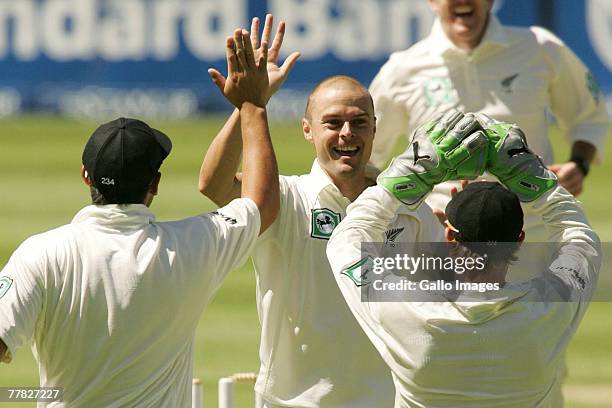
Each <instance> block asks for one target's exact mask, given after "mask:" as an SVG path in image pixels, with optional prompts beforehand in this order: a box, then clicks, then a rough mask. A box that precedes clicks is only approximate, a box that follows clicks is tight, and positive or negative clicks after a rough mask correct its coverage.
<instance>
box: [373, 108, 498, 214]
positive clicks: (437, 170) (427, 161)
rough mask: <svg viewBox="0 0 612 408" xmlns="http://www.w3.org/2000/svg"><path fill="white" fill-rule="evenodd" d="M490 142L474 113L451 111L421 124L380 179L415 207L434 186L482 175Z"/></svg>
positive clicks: (394, 192)
mask: <svg viewBox="0 0 612 408" xmlns="http://www.w3.org/2000/svg"><path fill="white" fill-rule="evenodd" d="M488 144H489V140H488V139H487V137H486V136H485V134H484V132H482V130H480V125H479V124H478V122H477V121H476V119H475V117H474V115H473V114H467V115H464V114H463V113H461V112H459V111H456V110H452V111H449V112H447V113H446V114H444V115H442V116H439V117H437V118H436V119H434V120H432V121H430V122H428V123H426V124H424V125H423V126H421V127H419V128H418V129H417V130H416V131H415V132H414V135H413V138H412V143H411V144H410V146H408V148H407V149H406V151H405V152H404V153H402V154H400V155H399V156H398V157H396V158H395V159H393V161H392V162H391V164H390V165H389V167H388V168H387V169H386V170H385V171H383V172H382V173H381V174H380V175H379V176H378V179H377V182H378V184H379V185H381V186H382V187H384V188H385V189H387V190H388V191H389V192H391V194H393V195H394V196H395V197H397V198H398V199H399V200H400V201H401V202H403V203H404V204H406V205H408V206H409V207H411V208H416V207H418V205H419V204H420V203H421V202H422V201H423V199H424V198H425V196H426V195H427V193H429V192H430V191H431V189H432V188H433V186H434V185H436V184H438V183H441V182H443V181H447V180H460V179H474V178H476V177H478V176H479V175H481V174H482V172H483V171H484V169H485V166H486V163H487V151H488V150H487V146H488Z"/></svg>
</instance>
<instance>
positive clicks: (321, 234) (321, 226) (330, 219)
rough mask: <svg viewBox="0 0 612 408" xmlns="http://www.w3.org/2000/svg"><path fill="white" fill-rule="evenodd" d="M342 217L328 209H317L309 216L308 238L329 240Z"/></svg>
mask: <svg viewBox="0 0 612 408" xmlns="http://www.w3.org/2000/svg"><path fill="white" fill-rule="evenodd" d="M341 218H342V217H341V216H340V214H339V213H337V212H333V211H332V210H330V209H329V208H317V209H313V210H312V214H311V215H310V236H311V237H313V238H318V239H329V237H330V236H331V234H332V232H333V231H334V228H336V225H338V224H339V223H340V219H341Z"/></svg>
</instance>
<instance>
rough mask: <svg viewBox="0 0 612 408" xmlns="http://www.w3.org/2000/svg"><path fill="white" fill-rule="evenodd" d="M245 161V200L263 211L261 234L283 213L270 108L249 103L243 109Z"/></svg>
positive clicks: (241, 119) (243, 191)
mask: <svg viewBox="0 0 612 408" xmlns="http://www.w3.org/2000/svg"><path fill="white" fill-rule="evenodd" d="M240 122H241V124H240V126H241V129H242V143H243V146H244V159H243V163H242V170H243V173H242V187H241V192H242V194H241V195H242V197H248V198H250V199H252V200H253V201H254V202H255V204H256V205H257V207H258V208H259V212H260V216H261V232H263V231H265V230H266V229H267V228H268V226H270V225H271V224H272V223H273V222H274V219H275V218H276V215H277V213H278V210H279V206H280V196H279V185H278V166H277V164H276V157H275V156H274V149H273V147H272V141H271V139H270V131H269V129H268V119H267V115H266V109H265V108H262V107H258V106H256V105H254V104H251V103H248V102H245V103H244V104H243V105H242V108H241V109H240Z"/></svg>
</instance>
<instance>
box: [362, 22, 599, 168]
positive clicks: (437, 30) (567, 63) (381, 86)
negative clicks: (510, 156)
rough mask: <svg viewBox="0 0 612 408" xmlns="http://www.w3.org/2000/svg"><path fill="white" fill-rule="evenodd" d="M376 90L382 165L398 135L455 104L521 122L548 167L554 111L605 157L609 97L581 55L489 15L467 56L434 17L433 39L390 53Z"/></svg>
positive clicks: (570, 133)
mask: <svg viewBox="0 0 612 408" xmlns="http://www.w3.org/2000/svg"><path fill="white" fill-rule="evenodd" d="M370 92H371V93H372V96H373V98H374V106H375V108H376V117H377V135H376V139H375V140H374V148H373V152H372V162H373V163H374V164H375V165H377V166H379V167H381V166H383V165H384V164H385V163H386V162H387V161H388V159H389V158H390V157H389V156H390V154H391V152H392V149H393V148H394V147H395V145H396V141H397V139H398V137H399V136H400V135H402V134H403V135H405V136H406V137H407V138H409V137H410V136H411V135H412V132H413V131H414V130H415V129H416V128H417V127H418V126H419V125H421V124H422V123H424V122H425V121H426V120H428V119H430V118H431V117H432V116H434V115H435V113H437V112H440V111H446V110H449V109H451V108H455V109H459V110H461V111H464V112H483V113H486V114H487V115H489V116H491V117H493V118H495V119H497V120H500V121H505V122H511V123H516V124H518V125H519V126H520V127H521V128H522V129H523V130H524V131H525V134H526V136H527V141H528V143H529V146H530V147H531V148H532V149H533V150H534V151H535V152H536V153H537V154H539V155H540V156H541V157H542V158H543V160H544V163H546V164H551V163H553V151H552V146H551V143H550V140H549V137H548V123H547V120H546V117H545V112H546V111H547V110H550V111H551V112H552V113H553V114H554V116H555V118H556V119H557V122H558V123H559V125H560V126H561V129H562V130H563V131H564V132H565V133H566V135H567V139H568V140H569V141H570V142H574V141H577V140H582V141H586V142H589V143H591V144H593V145H594V146H595V147H596V148H597V153H598V154H597V156H598V157H599V158H601V157H603V148H604V142H605V139H606V136H607V130H608V115H607V112H606V109H605V103H604V98H603V95H602V94H601V92H600V91H599V89H598V88H597V85H596V83H595V82H594V80H593V78H592V77H591V75H590V73H589V71H588V69H587V68H586V67H585V66H584V64H583V63H582V62H581V61H580V60H579V59H578V57H576V55H575V54H574V53H573V52H572V51H571V50H570V49H569V48H567V47H566V46H565V45H564V44H563V42H562V41H561V40H560V39H558V38H557V37H556V36H554V35H553V34H552V33H550V32H549V31H547V30H545V29H543V28H540V27H530V28H517V27H509V26H502V25H501V24H500V22H499V21H498V19H497V18H496V17H495V16H494V15H491V16H490V20H489V24H488V27H487V31H486V33H485V36H484V38H483V40H482V42H481V44H480V45H479V46H478V47H476V48H475V49H474V50H473V51H472V52H471V53H468V52H466V51H465V50H462V49H460V48H457V47H456V46H455V45H454V44H453V43H452V42H451V41H450V40H449V39H448V37H447V36H446V34H445V33H444V30H443V28H442V25H441V23H440V21H439V19H436V21H435V22H434V25H433V28H432V30H431V34H430V35H429V36H428V37H427V38H425V39H424V40H423V41H420V42H418V43H417V44H415V45H414V46H412V47H411V48H409V49H408V50H405V51H401V52H396V53H394V54H392V55H391V57H390V58H389V61H388V62H387V63H386V64H385V65H384V66H383V67H382V68H381V70H380V72H379V73H378V75H377V76H376V78H375V79H374V81H373V82H372V85H371V87H370ZM557 160H565V158H558V159H557Z"/></svg>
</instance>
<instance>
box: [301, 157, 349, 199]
mask: <svg viewBox="0 0 612 408" xmlns="http://www.w3.org/2000/svg"><path fill="white" fill-rule="evenodd" d="M308 177H309V179H310V180H309V184H310V186H311V187H312V189H313V191H314V192H315V193H317V194H318V193H319V192H321V191H322V190H324V189H325V188H327V187H333V188H335V189H336V190H337V191H338V193H340V190H339V189H338V187H336V185H335V184H334V182H333V181H332V179H331V178H330V177H329V175H328V174H327V173H326V172H325V170H323V168H322V167H321V165H320V164H319V161H318V160H317V159H315V160H314V162H313V163H312V167H311V168H310V174H309V175H308ZM340 194H342V193H340Z"/></svg>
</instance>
